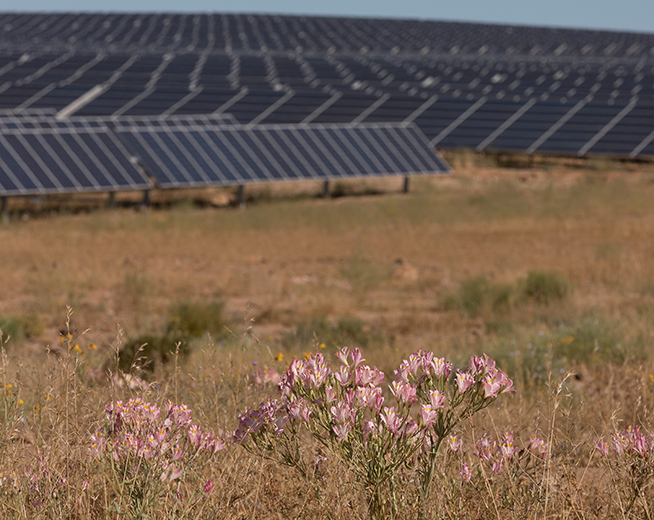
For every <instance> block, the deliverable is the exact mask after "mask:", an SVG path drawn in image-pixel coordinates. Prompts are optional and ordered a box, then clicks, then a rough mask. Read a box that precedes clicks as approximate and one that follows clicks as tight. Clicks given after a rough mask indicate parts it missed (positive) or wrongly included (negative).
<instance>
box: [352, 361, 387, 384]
mask: <svg viewBox="0 0 654 520" xmlns="http://www.w3.org/2000/svg"><path fill="white" fill-rule="evenodd" d="M354 381H355V382H356V384H357V385H361V386H366V385H372V386H377V385H379V384H380V383H382V382H383V381H384V373H383V372H382V371H380V370H377V369H376V368H374V367H373V368H370V367H369V366H367V365H359V366H357V367H356V368H355V370H354Z"/></svg>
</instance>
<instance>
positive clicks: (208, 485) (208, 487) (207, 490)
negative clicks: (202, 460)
mask: <svg viewBox="0 0 654 520" xmlns="http://www.w3.org/2000/svg"><path fill="white" fill-rule="evenodd" d="M203 491H204V494H205V495H208V494H209V493H211V491H213V482H211V480H207V481H206V482H205V483H204V487H203Z"/></svg>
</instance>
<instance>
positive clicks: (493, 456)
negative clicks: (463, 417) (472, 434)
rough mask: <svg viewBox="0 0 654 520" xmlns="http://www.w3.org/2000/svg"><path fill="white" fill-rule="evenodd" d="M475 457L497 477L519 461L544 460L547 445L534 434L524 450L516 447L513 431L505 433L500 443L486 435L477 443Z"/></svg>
mask: <svg viewBox="0 0 654 520" xmlns="http://www.w3.org/2000/svg"><path fill="white" fill-rule="evenodd" d="M475 455H476V456H477V457H478V458H479V460H480V461H481V462H484V463H486V464H488V466H489V467H490V470H491V472H492V474H493V475H496V474H498V473H500V472H501V471H502V469H503V468H504V466H505V464H510V463H511V462H513V461H516V460H517V459H521V458H525V457H536V458H538V459H540V460H542V459H543V458H544V457H545V455H547V443H546V442H545V441H544V440H543V439H541V438H540V437H538V436H536V435H535V434H534V435H532V436H531V438H530V441H529V444H528V445H527V448H526V450H524V449H519V448H518V447H517V446H516V444H515V439H514V436H513V432H512V431H510V432H506V433H504V435H502V439H501V440H500V442H499V443H497V442H495V441H494V440H493V438H492V437H491V436H490V435H488V434H485V435H484V436H483V437H481V438H480V439H479V440H478V441H477V444H476V446H475ZM464 480H466V479H465V478H464ZM468 480H469V479H468Z"/></svg>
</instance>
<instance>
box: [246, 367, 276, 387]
mask: <svg viewBox="0 0 654 520" xmlns="http://www.w3.org/2000/svg"><path fill="white" fill-rule="evenodd" d="M280 379H281V377H280V375H279V373H278V372H277V370H275V369H274V368H267V369H266V370H262V369H261V368H258V369H256V370H255V371H254V372H252V374H250V381H251V382H252V383H254V384H255V385H257V386H267V385H277V384H279V380H280Z"/></svg>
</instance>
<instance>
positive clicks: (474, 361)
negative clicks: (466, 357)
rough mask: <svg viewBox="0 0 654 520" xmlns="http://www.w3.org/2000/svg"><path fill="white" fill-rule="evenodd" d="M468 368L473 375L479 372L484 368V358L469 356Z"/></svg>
mask: <svg viewBox="0 0 654 520" xmlns="http://www.w3.org/2000/svg"><path fill="white" fill-rule="evenodd" d="M468 369H469V370H470V372H471V373H472V374H473V375H476V374H481V373H482V372H483V371H484V370H485V369H486V362H485V360H484V358H482V357H479V356H471V357H470V361H468Z"/></svg>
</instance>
